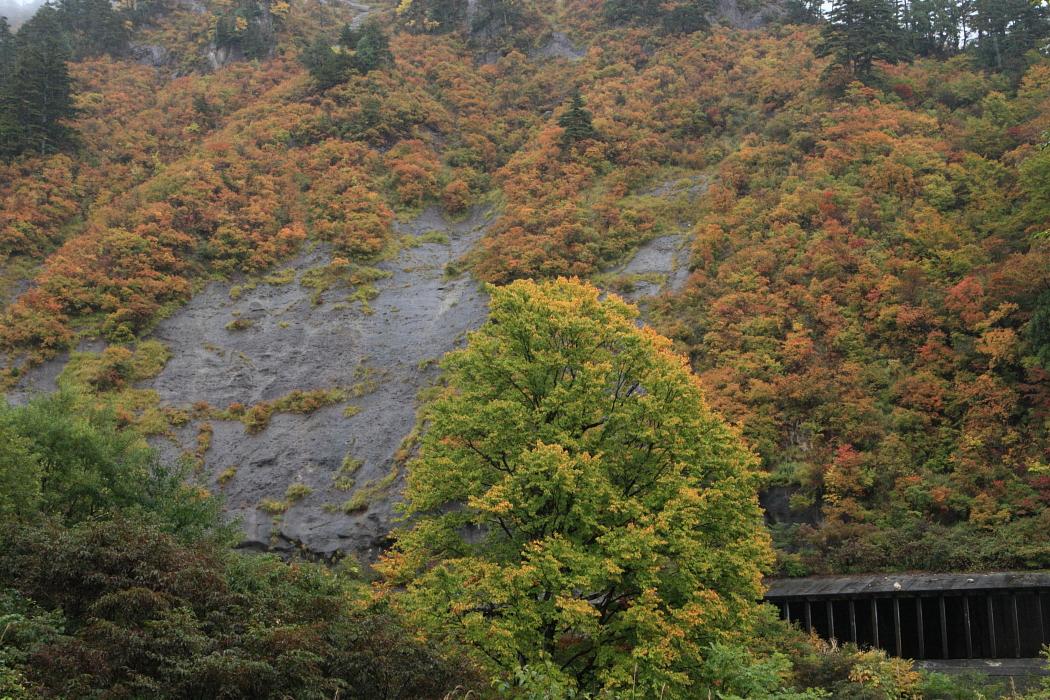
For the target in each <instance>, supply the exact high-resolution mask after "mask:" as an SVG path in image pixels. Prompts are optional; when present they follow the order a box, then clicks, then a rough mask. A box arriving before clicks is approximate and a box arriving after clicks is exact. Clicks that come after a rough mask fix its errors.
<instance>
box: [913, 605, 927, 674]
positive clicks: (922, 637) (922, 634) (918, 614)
mask: <svg viewBox="0 0 1050 700" xmlns="http://www.w3.org/2000/svg"><path fill="white" fill-rule="evenodd" d="M915 621H916V623H918V627H919V658H920V659H925V658H926V630H924V629H923V628H922V598H916V599H915Z"/></svg>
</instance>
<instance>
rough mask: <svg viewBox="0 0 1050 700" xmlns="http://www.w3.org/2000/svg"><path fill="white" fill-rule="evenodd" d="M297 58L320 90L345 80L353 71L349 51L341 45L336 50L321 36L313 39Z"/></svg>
mask: <svg viewBox="0 0 1050 700" xmlns="http://www.w3.org/2000/svg"><path fill="white" fill-rule="evenodd" d="M299 60H300V61H302V63H303V65H304V66H306V69H307V70H308V71H310V77H311V78H313V79H314V82H315V83H317V86H318V87H319V88H321V89H322V90H327V89H328V88H330V87H332V86H334V85H338V84H339V83H342V82H344V81H346V79H347V78H349V77H350V73H351V72H352V71H353V66H352V58H351V54H350V52H349V51H348V50H346V49H345V48H344V47H343V46H339V50H336V49H335V48H333V47H332V44H331V42H330V41H329V40H328V39H325V38H324V37H323V36H319V37H317V38H316V39H314V41H313V43H311V44H310V45H309V46H308V47H307V48H306V49H305V50H304V51H303V53H302V54H301V56H300V58H299Z"/></svg>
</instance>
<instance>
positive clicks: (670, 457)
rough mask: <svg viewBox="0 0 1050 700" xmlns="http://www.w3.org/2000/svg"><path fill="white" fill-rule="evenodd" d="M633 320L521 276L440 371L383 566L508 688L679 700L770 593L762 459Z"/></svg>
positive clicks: (430, 621) (585, 290) (571, 284)
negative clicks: (760, 489)
mask: <svg viewBox="0 0 1050 700" xmlns="http://www.w3.org/2000/svg"><path fill="white" fill-rule="evenodd" d="M637 317H638V312H637V309H636V308H635V307H633V306H630V305H628V304H627V303H625V302H623V301H622V300H620V299H619V298H617V297H614V296H611V297H609V298H606V299H602V298H601V296H600V294H599V292H598V290H597V289H595V288H593V287H591V286H589V285H586V284H583V283H581V282H579V281H576V280H566V279H559V280H557V281H551V282H544V283H536V282H532V281H519V282H515V283H514V284H512V285H510V286H508V287H505V288H500V289H494V290H493V291H492V302H491V316H490V318H489V320H488V322H487V323H486V324H485V325H484V326H483V327H482V328H481V329H480V330H478V331H477V332H475V333H473V334H471V336H470V340H469V343H468V345H467V347H466V348H465V349H463V350H461V351H457V352H454V353H452V354H450V355H449V356H448V357H447V358H446V359H445V362H444V368H445V370H446V372H447V379H448V386H447V391H446V393H445V394H444V395H443V396H442V397H440V398H439V399H437V400H436V401H435V402H434V403H433V404H432V406H431V407H430V409H429V414H428V417H429V429H428V431H427V433H426V436H425V438H424V439H423V442H422V445H421V451H420V455H419V457H418V459H417V460H416V461H415V462H414V463H413V465H412V467H411V469H410V471H409V475H408V486H407V491H406V498H407V506H406V507H407V512H408V514H409V515H410V516H412V526H411V527H410V528H409V529H407V530H405V531H403V532H401V533H399V534H398V535H397V543H396V546H395V547H394V549H393V550H392V552H391V553H390V554H389V555H388V556H387V558H386V559H385V560H384V562H383V563H382V564H381V568H382V569H383V571H384V572H385V573H386V574H387V576H388V577H389V579H390V580H391V581H392V582H394V583H396V584H399V585H400V584H403V585H405V586H406V588H407V592H406V594H405V596H404V598H403V601H404V605H405V606H406V607H407V609H408V610H409V611H411V612H412V613H413V614H414V615H415V616H416V617H417V618H418V619H419V620H420V621H421V622H422V623H423V624H424V625H425V627H426V628H429V629H430V630H431V631H432V632H433V633H436V634H447V635H449V637H450V638H452V639H455V640H458V641H459V642H461V643H463V644H465V645H466V646H467V648H470V649H472V650H474V651H475V652H476V658H477V660H478V661H479V662H480V663H482V664H484V665H486V666H487V667H488V668H489V670H490V672H493V673H495V674H497V675H503V676H504V677H506V676H510V675H512V674H515V673H516V674H518V676H519V677H520V675H521V674H522V673H523V672H526V673H533V672H537V671H536V670H537V669H539V672H540V673H542V674H543V676H544V677H545V678H547V679H548V680H549V681H550V683H553V684H555V685H558V686H559V687H566V686H568V687H575V688H577V689H579V690H581V691H584V692H599V691H602V690H612V689H617V688H633V689H634V692H636V693H637V697H658V696H661V694H662V696H663V697H679V696H683V693H685V694H687V692H686V689H688V688H689V687H690V685H691V684H693V683H695V682H697V680H698V678H700V676H701V670H702V667H703V664H704V656H705V653H707V652H708V651H709V650H710V648H711V646H710V645H711V644H712V643H714V642H715V641H719V640H722V641H731V640H732V639H733V638H734V636H735V635H736V634H738V633H743V632H744V630H745V629H746V628H747V626H748V621H749V618H750V616H751V614H752V612H753V610H754V609H755V601H756V600H757V599H758V598H759V597H760V595H761V582H760V581H761V572H762V569H763V567H764V566H766V565H767V564H768V563H769V561H770V556H771V555H770V551H771V550H770V544H769V541H768V538H767V535H766V533H765V530H764V528H763V526H762V519H761V511H760V509H759V506H758V502H757V500H756V486H757V481H758V478H757V477H756V475H755V472H754V471H753V468H754V466H755V458H754V456H753V455H752V454H751V453H750V452H749V451H748V450H747V449H746V448H745V447H744V446H743V445H742V443H741V439H740V437H739V435H738V434H737V433H736V431H734V430H733V429H731V428H730V427H729V426H728V425H726V423H725V422H724V421H723V420H722V419H721V418H720V417H719V416H717V415H716V414H715V413H713V412H712V411H711V409H710V408H708V406H707V404H706V403H705V401H704V398H703V395H702V392H701V389H700V385H699V383H698V380H697V378H696V377H695V376H694V375H693V374H692V373H691V372H690V370H689V368H688V366H687V363H686V360H685V359H684V358H682V357H680V356H679V355H677V354H675V353H674V352H673V351H672V349H671V345H670V341H668V340H667V339H666V338H663V337H662V336H660V335H658V334H657V333H655V332H653V331H652V330H650V329H648V328H642V327H639V326H638V324H637Z"/></svg>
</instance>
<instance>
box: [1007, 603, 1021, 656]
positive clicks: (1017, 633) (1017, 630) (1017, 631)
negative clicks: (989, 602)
mask: <svg viewBox="0 0 1050 700" xmlns="http://www.w3.org/2000/svg"><path fill="white" fill-rule="evenodd" d="M1010 605H1011V607H1012V608H1013V613H1014V658H1016V659H1019V658H1021V618H1020V616H1019V615H1018V614H1017V593H1016V592H1014V593H1011V594H1010Z"/></svg>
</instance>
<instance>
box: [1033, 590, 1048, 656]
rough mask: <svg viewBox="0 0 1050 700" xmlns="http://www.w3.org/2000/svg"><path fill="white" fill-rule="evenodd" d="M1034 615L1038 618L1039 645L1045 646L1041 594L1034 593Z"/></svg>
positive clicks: (1038, 592)
mask: <svg viewBox="0 0 1050 700" xmlns="http://www.w3.org/2000/svg"><path fill="white" fill-rule="evenodd" d="M1035 613H1036V615H1038V616H1039V644H1040V646H1041V645H1043V644H1046V642H1047V639H1046V628H1044V627H1043V624H1044V623H1043V592H1042V591H1036V592H1035Z"/></svg>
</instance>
